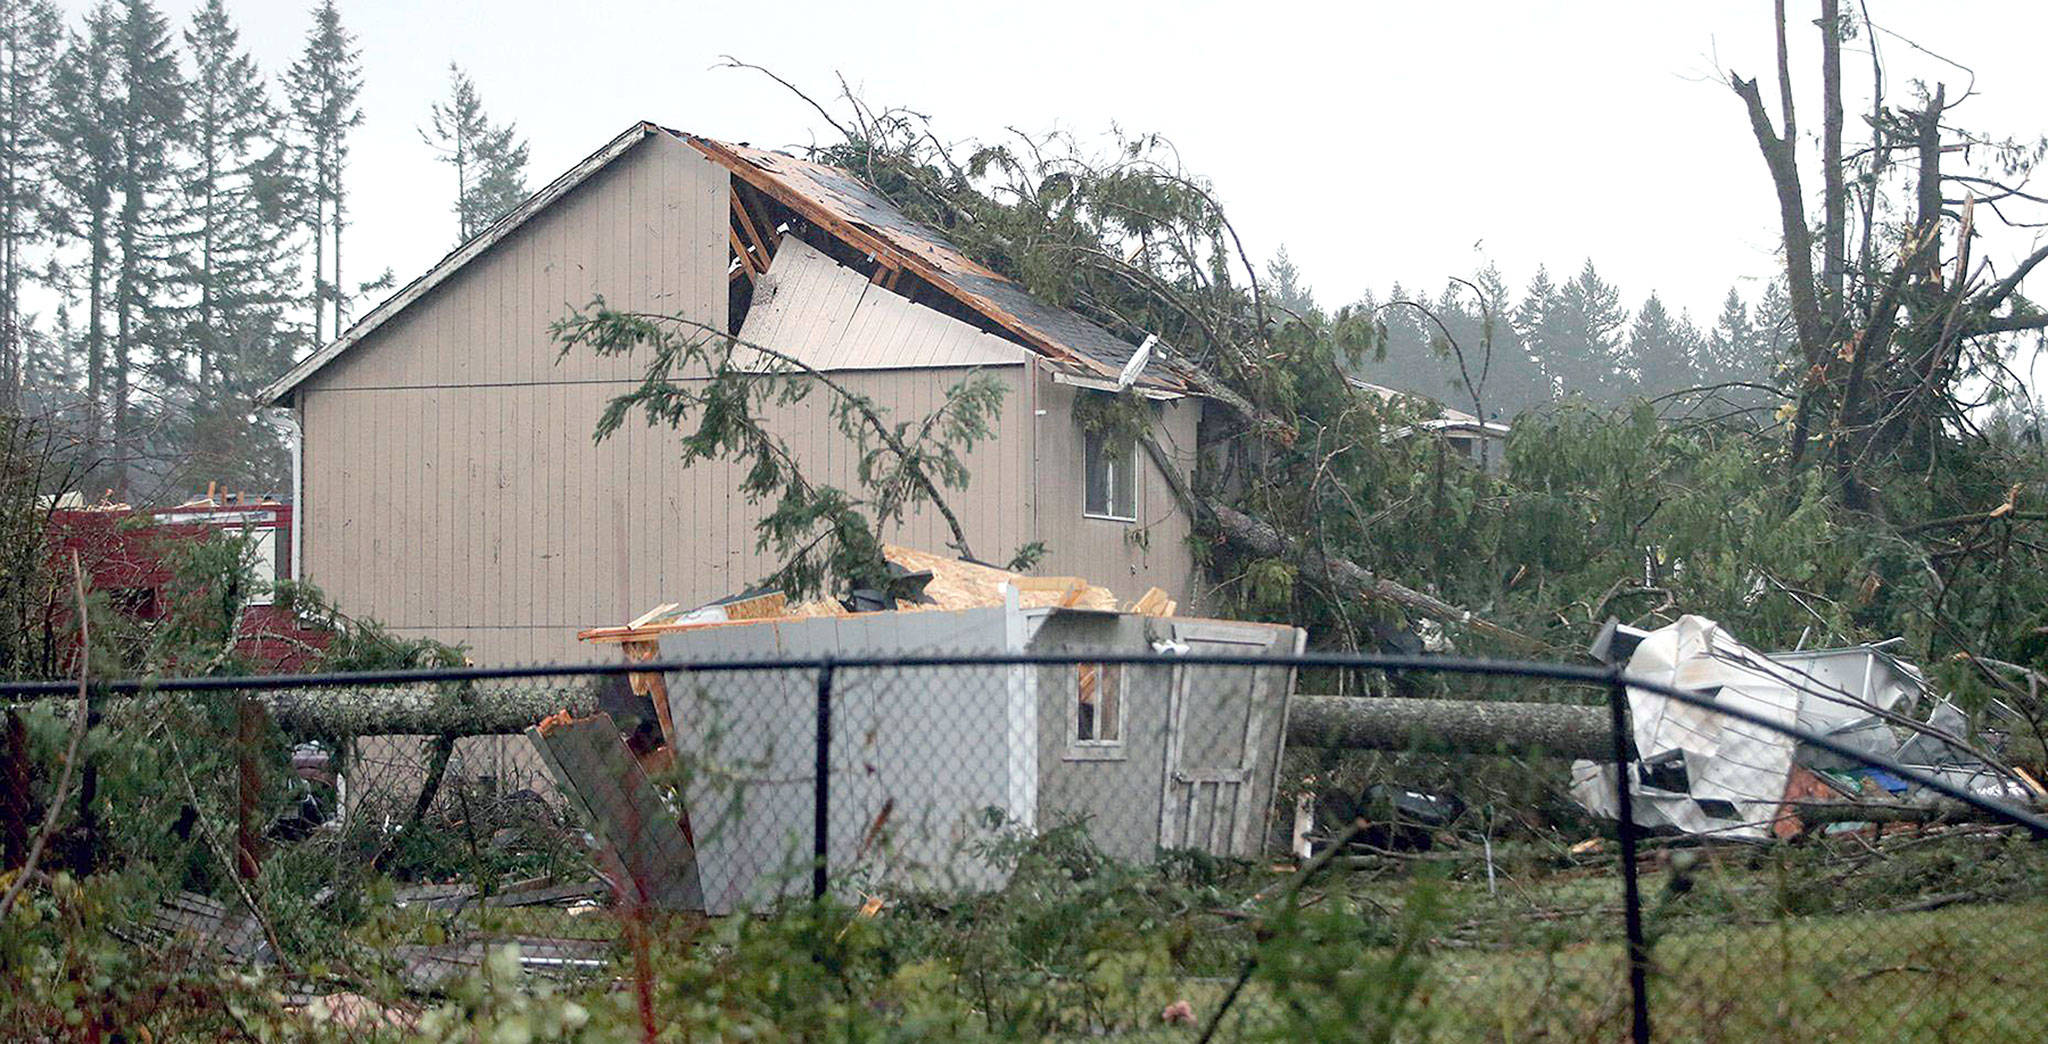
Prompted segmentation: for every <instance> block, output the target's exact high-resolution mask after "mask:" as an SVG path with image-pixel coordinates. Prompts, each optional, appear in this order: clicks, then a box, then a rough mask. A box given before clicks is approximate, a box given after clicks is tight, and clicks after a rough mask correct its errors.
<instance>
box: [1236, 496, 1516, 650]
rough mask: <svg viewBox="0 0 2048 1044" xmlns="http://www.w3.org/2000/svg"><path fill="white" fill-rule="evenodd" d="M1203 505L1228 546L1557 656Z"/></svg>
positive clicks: (1267, 525)
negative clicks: (1279, 560) (1290, 564)
mask: <svg viewBox="0 0 2048 1044" xmlns="http://www.w3.org/2000/svg"><path fill="white" fill-rule="evenodd" d="M1202 506H1203V508H1204V510H1205V511H1206V512H1207V513H1208V516H1209V517H1210V518H1211V519H1213V520H1214V523H1215V526H1216V531H1217V533H1218V534H1219V535H1221V536H1222V537H1223V539H1224V540H1226V541H1228V542H1229V543H1230V544H1232V545H1233V546H1235V547H1237V548H1239V549H1241V550H1243V551H1245V552H1246V553H1248V554H1252V555H1256V556H1258V557H1261V558H1280V559H1285V560H1287V561H1290V562H1294V563H1296V564H1297V565H1299V566H1300V567H1301V569H1302V570H1303V571H1304V572H1305V573H1307V574H1308V575H1309V576H1311V577H1313V578H1315V579H1318V580H1321V581H1323V582H1325V583H1328V584H1329V585H1330V586H1331V587H1333V588H1335V589H1336V590H1337V591H1339V592H1340V593H1342V594H1344V595H1347V596H1349V597H1352V598H1381V599H1385V600H1387V601H1389V602H1393V603H1394V604H1396V605H1399V606H1401V607H1403V608H1405V609H1411V610H1414V611H1416V612H1420V613H1424V614H1427V615H1429V616H1432V617H1435V618H1437V619H1439V620H1442V621H1443V622H1445V623H1447V624H1450V625H1453V626H1459V627H1464V628H1467V629H1469V630H1471V631H1473V632H1474V633H1477V634H1482V635H1485V636H1486V637H1488V638H1492V639H1494V640H1495V641H1499V642H1502V643H1504V644H1507V645H1512V646H1516V647H1518V648H1522V649H1530V650H1534V651H1538V652H1556V649H1555V648H1553V647H1552V646H1551V645H1550V643H1548V642H1545V641H1543V640H1542V639H1539V638H1532V637H1530V636H1528V635H1526V634H1523V633H1521V632H1520V631H1516V630H1513V629H1511V628H1507V627H1502V626H1501V625H1499V624H1496V623H1494V622H1492V621H1490V620H1487V619H1485V618H1484V617H1481V616H1479V615H1477V614H1475V613H1473V612H1471V611H1469V610H1466V609H1461V608H1459V607H1458V606H1455V605H1452V604H1451V603H1449V602H1446V601H1444V600H1443V599H1441V598H1438V597H1436V596H1434V595H1429V594H1424V593H1423V592H1421V591H1417V590H1415V589H1414V588H1412V587H1408V586H1406V585H1404V584H1401V583H1398V582H1396V581H1393V580H1389V579H1387V578H1386V577H1383V576H1379V575H1377V574H1375V573H1374V572H1373V571H1372V570H1370V569H1367V568H1365V567H1364V566H1361V565H1359V564H1358V563H1356V562H1353V561H1351V560H1350V559H1346V558H1338V557H1335V556H1330V555H1325V554H1324V553H1323V552H1321V551H1319V550H1317V549H1316V548H1314V547H1312V546H1310V545H1309V544H1308V542H1307V541H1304V540H1301V539H1299V538H1297V537H1293V536H1290V535H1288V534H1286V533H1283V532H1281V531H1280V528H1279V527H1278V526H1275V525H1273V524H1272V523H1271V522H1267V521H1265V520H1264V519H1260V518H1255V517H1253V516H1251V515H1247V514H1245V513H1244V512H1242V511H1239V510H1237V509H1236V508H1234V507H1231V506H1230V505H1228V504H1225V503H1223V502H1222V501H1220V500H1217V499H1215V498H1209V499H1206V500H1204V501H1202Z"/></svg>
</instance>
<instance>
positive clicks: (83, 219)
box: [51, 0, 122, 440]
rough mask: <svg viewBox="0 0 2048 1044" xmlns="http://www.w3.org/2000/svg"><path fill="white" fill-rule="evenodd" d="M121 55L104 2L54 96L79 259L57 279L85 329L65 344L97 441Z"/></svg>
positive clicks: (117, 169) (58, 169)
mask: <svg viewBox="0 0 2048 1044" xmlns="http://www.w3.org/2000/svg"><path fill="white" fill-rule="evenodd" d="M119 51H120V44H119V23H118V16H117V14H116V12H115V10H114V7H113V4H112V3H111V0H102V2H101V3H100V4H99V5H98V6H97V7H94V8H93V9H92V10H91V11H89V12H87V13H86V16H85V22H84V26H83V29H82V30H81V31H79V32H76V33H74V34H72V35H71V38H70V40H69V42H68V43H67V45H66V46H65V49H64V54H63V56H62V58H60V59H59V61H58V64H57V73H56V77H55V89H54V90H53V92H52V93H53V95H54V98H55V101H56V104H55V106H54V107H53V109H52V113H51V137H52V140H53V143H54V144H55V146H56V149H57V157H58V159H57V163H56V165H55V168H54V170H53V171H52V173H53V175H54V176H53V178H52V179H51V180H52V182H53V183H54V185H55V186H56V188H57V190H58V195H59V200H60V202H59V205H58V206H57V207H56V208H55V210H54V211H53V214H54V215H55V216H56V217H57V219H58V223H57V228H58V229H59V231H60V232H61V233H62V234H63V235H64V236H65V238H66V239H67V240H69V241H71V242H73V243H76V244H77V245H78V250H77V253H78V254H79V256H78V257H77V258H76V260H75V263H73V264H71V265H69V266H68V267H66V268H64V269H62V270H60V272H59V276H60V278H61V279H62V281H63V284H64V287H65V289H66V290H67V291H68V292H69V293H70V294H71V295H72V296H74V297H79V298H82V303H83V305H84V308H85V320H84V328H83V329H82V330H78V331H76V334H75V336H74V337H72V338H67V340H69V341H71V342H73V343H75V342H76V341H77V340H83V342H84V346H83V347H84V355H85V365H84V367H83V371H84V372H83V374H82V375H81V376H82V378H83V383H84V391H85V397H86V403H87V416H86V417H84V418H83V419H82V423H81V424H79V425H78V426H79V427H80V428H82V429H84V432H85V434H86V436H87V437H88V438H91V439H94V440H97V439H99V438H100V437H101V436H102V435H103V434H104V431H105V420H106V415H107V406H108V401H107V388H106V385H107V307H108V302H109V300H110V299H111V298H112V296H113V294H112V289H113V282H114V256H115V251H114V244H113V226H114V194H115V192H116V191H117V190H118V188H119V182H120V178H121V152H120V137H119V135H118V134H117V132H116V128H117V127H118V126H119V124H120V121H121V108H122V105H121V95H120V78H119V74H118V71H117V70H118V64H119Z"/></svg>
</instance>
